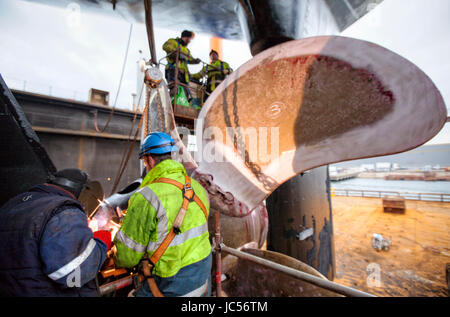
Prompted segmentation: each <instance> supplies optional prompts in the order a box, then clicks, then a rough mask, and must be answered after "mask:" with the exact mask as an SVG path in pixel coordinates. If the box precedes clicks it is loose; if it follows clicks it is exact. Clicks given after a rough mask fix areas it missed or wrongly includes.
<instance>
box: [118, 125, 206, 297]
mask: <svg viewBox="0 0 450 317" xmlns="http://www.w3.org/2000/svg"><path fill="white" fill-rule="evenodd" d="M177 149H178V148H177V146H176V145H175V142H174V140H173V139H172V137H171V136H170V135H168V134H167V133H163V132H153V133H150V134H149V135H148V136H147V137H146V138H145V139H144V142H143V143H142V145H141V148H140V153H139V158H140V159H142V160H143V161H144V165H145V168H146V170H147V171H148V173H147V175H146V176H145V178H144V180H143V181H142V185H141V187H140V189H139V190H138V191H137V192H136V193H135V194H133V196H131V198H130V200H129V204H128V210H127V214H126V216H125V218H124V220H123V223H122V226H121V229H120V230H119V231H118V232H117V234H116V236H115V239H114V244H115V246H116V254H115V256H114V260H115V263H116V266H117V267H127V268H132V267H135V266H138V265H139V267H140V271H141V276H142V277H144V279H143V280H144V282H143V284H142V285H141V286H140V287H139V288H138V290H137V291H136V292H135V295H136V296H138V297H152V296H154V297H161V296H190V297H197V296H209V295H210V292H211V282H210V280H211V265H212V263H211V261H212V260H211V244H210V242H209V233H208V222H207V219H208V215H209V202H208V198H207V194H206V191H205V189H204V188H203V187H202V186H201V185H200V184H199V183H198V182H196V181H195V180H194V179H191V178H190V177H189V176H188V175H187V173H186V170H185V168H184V166H183V165H182V164H181V163H179V162H177V161H174V160H172V159H171V158H172V153H173V152H174V151H176V150H177Z"/></svg>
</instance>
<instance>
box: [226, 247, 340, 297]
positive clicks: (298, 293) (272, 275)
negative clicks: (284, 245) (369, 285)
mask: <svg viewBox="0 0 450 317" xmlns="http://www.w3.org/2000/svg"><path fill="white" fill-rule="evenodd" d="M243 251H245V252H247V253H250V254H252V255H255V256H258V257H261V258H263V259H266V260H270V261H272V262H275V263H279V264H282V265H285V266H288V267H290V268H293V269H296V270H299V271H302V272H305V273H308V274H311V275H313V276H316V277H320V278H322V279H326V278H325V277H324V276H323V275H322V274H320V273H319V272H318V271H316V270H315V269H314V268H312V267H310V266H308V265H306V264H305V263H303V262H301V261H299V260H297V259H294V258H292V257H289V256H287V255H284V254H280V253H277V252H272V251H265V250H258V249H244V250H243ZM224 264H226V265H224V267H223V273H224V274H226V275H227V277H228V279H227V280H225V281H224V282H222V286H223V290H224V292H225V294H226V296H230V297H234V296H237V297H242V296H245V297H285V296H286V297H287V296H290V297H316V296H326V297H335V296H341V295H339V294H336V293H334V292H331V291H327V290H324V289H323V288H320V287H317V286H314V285H312V284H310V283H307V282H304V281H301V280H298V279H294V278H292V277H291V276H288V275H286V274H284V273H281V272H278V271H276V270H273V269H270V268H266V267H263V266H261V265H257V264H255V263H252V262H249V261H246V260H241V259H237V258H236V257H234V256H228V257H227V258H226V261H225V259H224ZM248 281H252V283H248Z"/></svg>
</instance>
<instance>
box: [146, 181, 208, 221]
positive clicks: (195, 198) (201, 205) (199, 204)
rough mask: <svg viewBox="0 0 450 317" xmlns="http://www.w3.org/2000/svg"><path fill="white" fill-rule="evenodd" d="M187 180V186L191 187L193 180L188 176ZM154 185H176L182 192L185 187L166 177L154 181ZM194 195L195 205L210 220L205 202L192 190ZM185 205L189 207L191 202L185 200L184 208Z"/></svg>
mask: <svg viewBox="0 0 450 317" xmlns="http://www.w3.org/2000/svg"><path fill="white" fill-rule="evenodd" d="M185 179H186V184H189V187H191V179H190V177H189V176H187V175H186V176H185ZM152 183H165V184H171V185H174V186H176V187H178V188H179V189H181V190H183V189H184V186H185V185H183V184H182V183H180V182H178V181H176V180H173V179H171V178H165V177H162V178H159V179H157V180H156V181H153V182H152ZM191 188H192V187H191ZM192 194H193V196H194V198H193V199H194V201H195V203H196V204H197V205H198V206H199V207H200V208H201V209H202V211H203V214H204V215H205V218H206V220H208V212H207V210H206V207H205V205H204V204H203V202H202V201H201V200H200V198H198V197H197V195H195V193H194V191H193V190H192ZM191 199H192V198H191ZM185 204H186V207H187V205H188V204H189V201H188V200H187V199H186V198H185V199H184V200H183V207H184V206H185ZM186 209H187V208H186Z"/></svg>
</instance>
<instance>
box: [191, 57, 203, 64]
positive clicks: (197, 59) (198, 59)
mask: <svg viewBox="0 0 450 317" xmlns="http://www.w3.org/2000/svg"><path fill="white" fill-rule="evenodd" d="M200 62H201V59H200V58H195V59H194V60H193V61H192V62H191V64H199V63H200Z"/></svg>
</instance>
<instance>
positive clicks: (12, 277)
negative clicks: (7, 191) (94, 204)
mask: <svg viewBox="0 0 450 317" xmlns="http://www.w3.org/2000/svg"><path fill="white" fill-rule="evenodd" d="M67 210H72V212H75V213H77V212H79V213H80V217H86V216H85V214H84V211H83V210H84V209H83V206H82V205H81V204H80V203H79V202H78V201H77V200H75V199H74V198H72V197H71V196H70V195H69V194H67V193H65V192H64V191H63V190H60V189H58V188H55V187H53V186H47V185H38V186H35V187H33V188H32V189H30V191H28V192H25V193H22V194H20V195H17V196H16V197H13V198H12V199H10V200H9V201H8V202H7V203H6V204H5V205H3V206H2V207H1V208H0V241H1V247H0V296H96V295H97V291H96V288H95V282H94V281H93V280H90V281H89V282H88V283H85V284H84V285H82V286H81V285H80V286H81V287H67V285H64V284H62V283H57V282H56V281H54V280H52V279H51V278H50V277H49V276H48V275H47V274H48V273H47V274H46V272H45V271H44V267H45V263H44V261H43V259H42V255H41V251H40V242H41V238H42V236H43V234H44V231H45V228H46V225H47V223H48V222H49V221H50V220H51V219H52V217H57V215H58V214H60V213H61V212H66V211H67ZM63 225H64V226H70V225H71V224H70V223H67V224H65V223H63ZM86 227H87V222H86ZM66 228H67V227H66ZM87 229H89V228H87ZM66 230H67V229H66ZM84 232H86V231H83V233H84ZM90 233H91V232H90ZM87 239H91V237H87ZM95 241H96V240H95ZM57 242H59V241H57ZM60 243H61V245H64V248H65V246H67V248H71V245H70V243H67V241H60ZM52 244H53V245H54V244H55V243H52ZM100 244H101V247H104V249H105V250H104V253H106V246H105V245H104V244H103V243H101V242H100ZM77 252H78V251H77ZM53 257H55V258H57V255H53ZM103 260H104V257H103V259H101V260H100V261H101V262H103ZM63 261H67V262H68V261H70V260H65V259H63ZM97 261H98V260H97ZM67 262H63V263H67ZM101 264H102V263H99V264H97V265H101ZM96 272H97V271H96V270H94V273H93V274H94V276H95V274H96ZM91 275H92V274H91ZM61 280H62V278H61Z"/></svg>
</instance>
